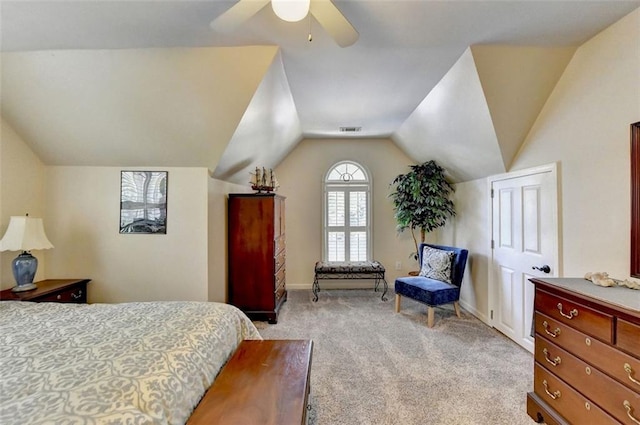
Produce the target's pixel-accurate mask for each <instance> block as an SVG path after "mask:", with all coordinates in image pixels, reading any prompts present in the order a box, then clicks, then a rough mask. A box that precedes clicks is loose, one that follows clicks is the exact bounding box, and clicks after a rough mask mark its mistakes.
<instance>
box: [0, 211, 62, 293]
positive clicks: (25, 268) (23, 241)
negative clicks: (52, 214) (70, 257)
mask: <svg viewBox="0 0 640 425" xmlns="http://www.w3.org/2000/svg"><path fill="white" fill-rule="evenodd" d="M49 248H53V245H52V244H51V242H49V239H47V235H46V234H45V233H44V225H43V224H42V219H41V218H32V217H29V214H27V215H26V216H24V217H22V216H14V217H11V219H10V220H9V227H7V231H6V233H5V234H4V236H3V237H2V240H0V251H22V254H19V255H18V256H17V257H16V258H14V260H13V262H12V263H11V269H12V271H13V277H14V278H15V280H16V286H14V287H13V289H11V290H12V291H13V292H22V291H31V290H33V289H36V288H37V285H36V284H35V283H33V279H34V277H35V275H36V271H37V270H38V259H37V258H36V257H34V256H33V255H31V253H30V252H29V251H31V250H34V249H49Z"/></svg>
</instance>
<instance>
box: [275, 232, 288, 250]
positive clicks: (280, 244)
mask: <svg viewBox="0 0 640 425" xmlns="http://www.w3.org/2000/svg"><path fill="white" fill-rule="evenodd" d="M286 246H287V244H286V240H285V238H284V235H283V236H280V237H278V238H276V239H275V240H274V241H273V247H274V249H275V253H276V255H277V254H280V253H281V252H282V251H284V250H285V248H286Z"/></svg>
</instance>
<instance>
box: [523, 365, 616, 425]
mask: <svg viewBox="0 0 640 425" xmlns="http://www.w3.org/2000/svg"><path fill="white" fill-rule="evenodd" d="M533 387H534V391H535V393H536V394H537V395H538V396H539V397H540V398H541V399H542V400H544V401H545V402H546V403H547V404H549V406H551V407H552V408H553V409H554V410H555V411H556V412H558V413H559V414H560V415H561V416H562V417H563V418H565V419H566V420H567V421H569V422H570V423H572V424H580V425H582V424H585V425H586V424H598V425H620V423H619V422H618V421H616V420H615V419H613V418H612V417H611V416H609V415H608V414H607V413H606V412H605V411H604V410H602V409H601V408H600V407H598V406H597V405H595V404H594V403H593V402H591V401H590V400H589V399H587V398H586V397H584V396H583V395H582V394H580V393H579V392H577V391H576V390H574V389H573V388H572V387H570V386H569V385H568V384H566V383H565V382H563V381H562V380H561V379H559V378H558V377H556V376H555V375H553V374H552V373H551V372H549V371H547V370H546V369H544V368H543V367H542V366H540V364H538V363H536V364H535V366H534V371H533Z"/></svg>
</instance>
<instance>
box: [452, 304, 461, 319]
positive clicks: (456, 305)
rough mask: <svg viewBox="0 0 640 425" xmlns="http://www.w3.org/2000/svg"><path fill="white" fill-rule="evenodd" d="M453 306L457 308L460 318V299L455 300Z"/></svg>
mask: <svg viewBox="0 0 640 425" xmlns="http://www.w3.org/2000/svg"><path fill="white" fill-rule="evenodd" d="M453 308H454V309H455V310H456V315H457V316H458V317H459V318H460V317H462V316H461V315H460V303H459V302H458V301H454V302H453Z"/></svg>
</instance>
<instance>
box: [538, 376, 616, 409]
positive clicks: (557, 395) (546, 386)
mask: <svg viewBox="0 0 640 425" xmlns="http://www.w3.org/2000/svg"><path fill="white" fill-rule="evenodd" d="M542 385H544V392H545V393H547V394H548V395H549V397H551V398H552V399H554V400H555V399H558V398H560V390H557V391H554V392H551V391H549V384H547V380H546V379H545V380H543V381H542ZM627 403H628V402H627ZM627 411H628V410H627ZM627 414H628V413H627Z"/></svg>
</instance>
